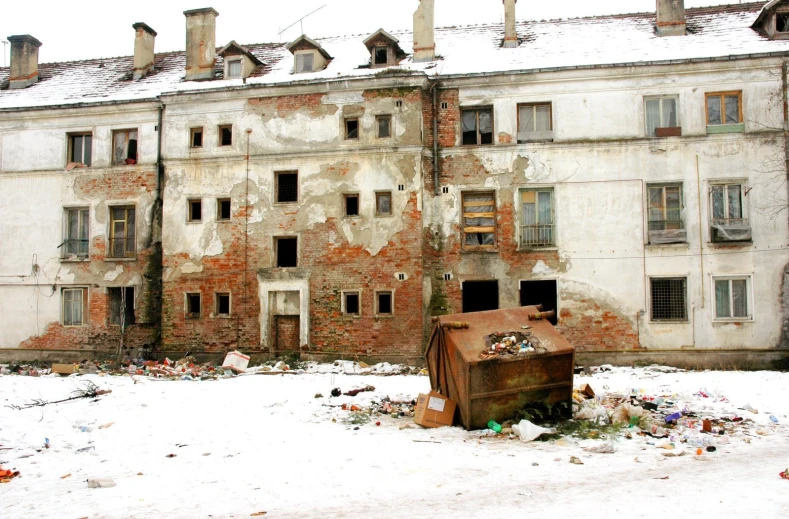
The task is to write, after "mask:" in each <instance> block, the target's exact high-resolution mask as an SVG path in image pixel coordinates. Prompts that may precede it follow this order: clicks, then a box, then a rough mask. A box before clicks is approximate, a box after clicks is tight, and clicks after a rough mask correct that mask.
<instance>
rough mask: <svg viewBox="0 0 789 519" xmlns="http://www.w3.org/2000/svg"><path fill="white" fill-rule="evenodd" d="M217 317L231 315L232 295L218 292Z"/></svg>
mask: <svg viewBox="0 0 789 519" xmlns="http://www.w3.org/2000/svg"><path fill="white" fill-rule="evenodd" d="M216 315H230V294H228V293H226V292H217V294H216Z"/></svg>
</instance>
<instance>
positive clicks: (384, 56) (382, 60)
mask: <svg viewBox="0 0 789 519" xmlns="http://www.w3.org/2000/svg"><path fill="white" fill-rule="evenodd" d="M388 54H389V53H388V50H387V48H386V47H376V48H375V64H376V65H386V64H387V63H388V62H389V55H388Z"/></svg>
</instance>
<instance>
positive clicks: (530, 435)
mask: <svg viewBox="0 0 789 519" xmlns="http://www.w3.org/2000/svg"><path fill="white" fill-rule="evenodd" d="M512 430H513V431H515V434H517V435H518V437H519V438H520V439H521V441H522V442H530V441H534V440H535V439H537V438H538V437H540V436H542V435H543V434H556V429H554V428H550V429H546V428H545V427H540V426H539V425H534V424H533V423H531V422H530V421H528V420H521V421H520V423H516V424H515V425H513V426H512Z"/></svg>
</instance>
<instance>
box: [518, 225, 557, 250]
mask: <svg viewBox="0 0 789 519" xmlns="http://www.w3.org/2000/svg"><path fill="white" fill-rule="evenodd" d="M553 245H554V241H553V224H548V225H521V247H522V248H526V249H528V248H532V247H552V246H553Z"/></svg>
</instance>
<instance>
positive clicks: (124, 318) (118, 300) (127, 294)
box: [107, 287, 134, 328]
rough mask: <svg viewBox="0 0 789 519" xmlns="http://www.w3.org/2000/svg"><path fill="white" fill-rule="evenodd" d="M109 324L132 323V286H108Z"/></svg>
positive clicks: (127, 324)
mask: <svg viewBox="0 0 789 519" xmlns="http://www.w3.org/2000/svg"><path fill="white" fill-rule="evenodd" d="M107 295H108V296H109V299H110V324H117V325H120V326H122V327H124V328H125V327H127V326H129V325H130V324H134V287H110V288H108V289H107Z"/></svg>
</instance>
